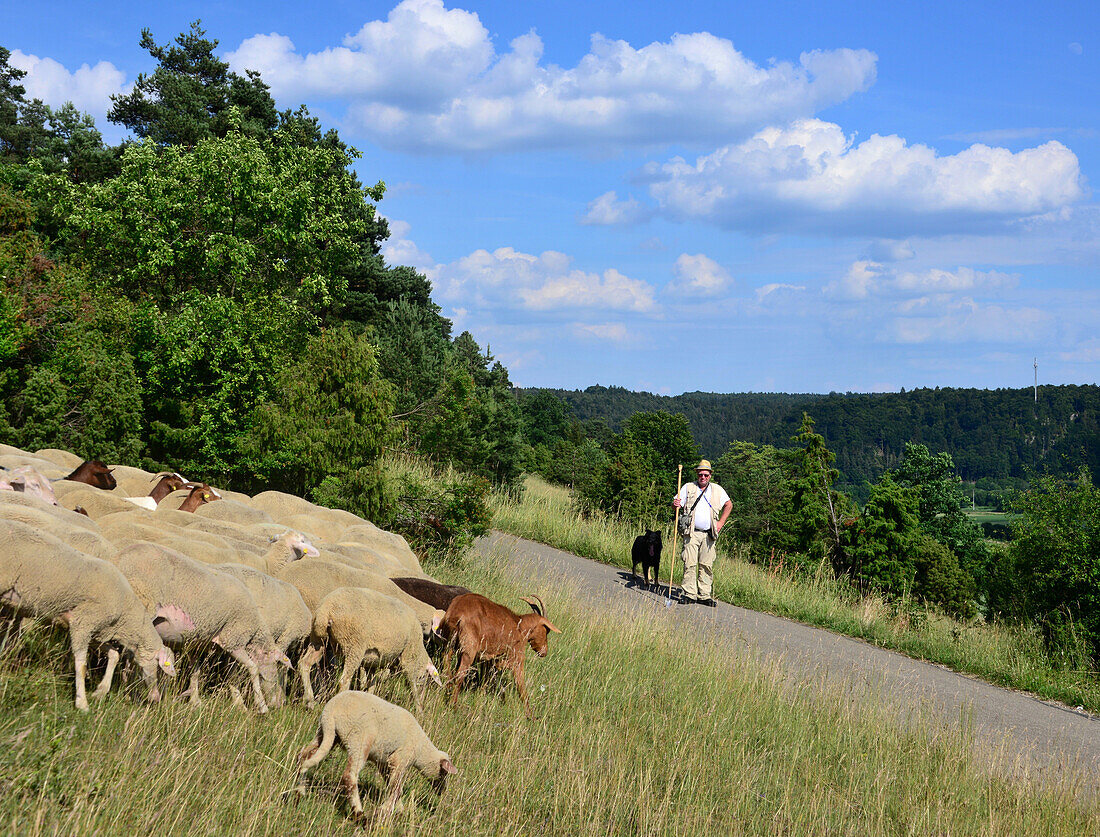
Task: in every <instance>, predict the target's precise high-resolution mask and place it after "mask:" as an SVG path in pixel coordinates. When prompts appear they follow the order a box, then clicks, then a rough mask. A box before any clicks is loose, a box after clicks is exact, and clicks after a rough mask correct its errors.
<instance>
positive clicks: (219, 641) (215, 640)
mask: <svg viewBox="0 0 1100 837" xmlns="http://www.w3.org/2000/svg"><path fill="white" fill-rule="evenodd" d="M210 641H211V642H212V643H214V645H216V646H218V647H219V648H224V647H225V646H224V645H222V635H221V634H215V635H214V638H213V639H212V640H210Z"/></svg>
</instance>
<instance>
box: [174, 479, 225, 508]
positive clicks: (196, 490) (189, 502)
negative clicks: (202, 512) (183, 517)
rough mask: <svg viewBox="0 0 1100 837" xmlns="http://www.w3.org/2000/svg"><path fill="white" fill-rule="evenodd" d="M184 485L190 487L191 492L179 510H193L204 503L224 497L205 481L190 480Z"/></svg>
mask: <svg viewBox="0 0 1100 837" xmlns="http://www.w3.org/2000/svg"><path fill="white" fill-rule="evenodd" d="M183 487H184V488H190V489H191V493H190V494H188V495H187V499H186V500H184V501H183V502H182V503H180V507H179V510H180V511H182V512H193V511H194V510H195V509H197V508H198V507H199V506H201V505H202V504H203V503H213V502H214V501H215V500H220V499H221V498H222V495H221V494H219V493H218V492H217V491H215V490H214V489H213V488H211V487H210V486H209V485H207V484H206V483H204V482H199V483H194V482H189V483H186V484H185V485H184V486H183Z"/></svg>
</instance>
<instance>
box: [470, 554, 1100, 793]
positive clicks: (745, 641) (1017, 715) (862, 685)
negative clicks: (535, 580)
mask: <svg viewBox="0 0 1100 837" xmlns="http://www.w3.org/2000/svg"><path fill="white" fill-rule="evenodd" d="M477 548H478V549H479V550H480V551H481V552H482V553H484V554H487V555H496V556H497V557H498V559H499V560H501V561H502V562H504V563H506V564H508V565H509V566H510V567H511V568H513V569H514V571H515V574H516V575H517V577H519V578H523V579H531V578H532V577H539V576H541V577H542V579H543V580H544V581H543V584H544V585H552V584H560V585H563V586H575V587H576V588H577V589H581V590H587V591H589V594H590V595H591V597H592V599H593V601H594V602H599V603H600V604H601V606H602V607H611V608H616V609H621V610H622V612H623V613H624V615H626V616H633V617H635V618H637V617H644V616H645V615H646V614H647V613H650V614H652V613H654V612H661V613H665V612H667V610H666V598H665V596H664V595H656V594H654V593H651V592H649V591H647V590H644V589H642V588H638V587H636V586H634V585H633V582H632V580H631V577H630V573H629V572H626V571H624V570H622V569H621V568H619V567H611V566H608V565H606V564H600V563H597V562H595V561H590V560H588V559H586V558H580V557H578V556H576V555H572V554H570V553H568V552H563V551H561V550H559V549H553V548H551V547H548V546H545V545H543V544H539V543H535V542H534V541H527V540H523V539H521V538H516V537H513V536H511V535H506V534H503V533H501V532H493V533H492V534H491V535H489V536H488V537H486V538H482V539H480V540H479V541H478V543H477ZM717 569H718V572H721V565H720V564H719V567H718V568H717ZM543 589H546V587H545V586H543ZM671 610H672V614H671V615H672V618H673V619H676V620H681V619H682V620H684V621H685V622H688V623H691V622H704V623H705V624H706V625H707V633H708V635H710V636H712V637H714V638H715V641H716V642H719V643H720V642H723V641H725V642H728V643H730V644H732V645H734V646H735V647H737V648H739V649H741V650H742V653H746V652H747V653H753V654H755V655H756V656H757V657H758V659H760V660H761V661H764V662H773V661H774V662H778V663H779V664H780V665H781V666H782V667H783V668H784V670H785V671H787V672H788V673H789V675H790V677H791V680H792V682H795V683H800V682H804V681H805V682H811V681H824V682H827V683H829V684H830V685H831V686H839V687H840V688H844V689H847V690H849V691H850V692H851V693H852V694H853V695H858V694H866V693H870V694H880V695H882V696H884V697H885V698H886V702H887V703H888V705H891V706H893V707H895V708H896V710H897V711H898V713H899V714H900V715H901V716H902V717H916V716H921V717H928V716H929V714H930V713H932V714H933V715H934V716H938V717H939V718H940V719H942V722H943V724H945V725H946V726H948V727H952V726H957V725H959V724H965V725H967V726H969V727H970V728H971V729H972V731H973V736H974V742H975V746H979V747H983V748H988V750H989V753H990V758H991V759H993V760H995V761H996V762H997V764H998V766H999V768H1000V770H999V771H998V772H1000V771H1006V772H1012V771H1020V772H1024V773H1027V774H1031V775H1038V776H1044V775H1045V776H1051V775H1053V774H1061V773H1063V771H1065V770H1082V771H1084V772H1085V774H1086V777H1087V779H1088V780H1089V782H1090V783H1091V784H1092V785H1093V787H1094V789H1095V788H1096V787H1100V719H1098V718H1096V717H1093V716H1090V715H1088V714H1087V713H1085V712H1083V711H1079V710H1073V709H1070V708H1067V707H1065V706H1062V705H1060V704H1054V703H1048V702H1046V701H1042V700H1039V699H1037V698H1035V697H1032V696H1030V695H1026V694H1022V693H1020V692H1014V691H1011V690H1008V689H1002V688H999V687H997V686H992V685H990V684H988V683H985V682H984V681H981V680H977V679H975V678H972V677H968V676H965V675H960V674H956V673H955V672H952V671H950V670H948V669H946V668H943V667H941V666H937V665H934V664H931V663H924V662H920V661H917V660H912V659H910V658H909V657H905V656H903V655H901V654H897V653H895V652H893V651H886V650H884V649H881V648H876V647H875V646H873V645H869V644H867V643H865V642H862V641H860V640H855V639H850V638H848V637H844V636H840V635H838V634H834V633H831V632H830V631H826V630H822V629H820V628H811V627H807V626H805V625H801V624H799V623H797V622H792V621H790V620H788V619H783V618H781V617H777V616H770V615H768V614H764V613H758V612H756V611H752V610H745V609H744V608H740V607H734V606H732V605H728V604H725V603H722V602H720V603H719V604H718V606H717V607H716V608H713V609H711V608H703V607H699V606H683V605H675V604H674V605H673V608H672V609H671Z"/></svg>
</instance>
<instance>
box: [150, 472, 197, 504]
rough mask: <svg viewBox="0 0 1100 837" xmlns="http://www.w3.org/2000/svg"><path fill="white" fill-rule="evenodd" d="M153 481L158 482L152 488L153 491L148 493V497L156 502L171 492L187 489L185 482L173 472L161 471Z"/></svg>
mask: <svg viewBox="0 0 1100 837" xmlns="http://www.w3.org/2000/svg"><path fill="white" fill-rule="evenodd" d="M153 479H155V480H159V481H158V482H157V484H156V485H154V486H153V490H152V491H150V492H149V496H150V497H152V498H153V499H154V500H155V501H156V502H158V503H159V502H160V501H161V500H163V499H164V498H165V497H167V496H168V495H169V494H171V493H172V492H173V491H178V490H179V489H181V488H186V487H187V484H188V483H187V480H185V479H184V478H183V477H181V476H180V475H179V474H177V473H176V472H175V471H161V472H160V473H159V474H157V475H156V476H155V477H153Z"/></svg>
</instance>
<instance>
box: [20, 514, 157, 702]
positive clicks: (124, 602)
mask: <svg viewBox="0 0 1100 837" xmlns="http://www.w3.org/2000/svg"><path fill="white" fill-rule="evenodd" d="M0 544H2V546H0V604H2V605H3V606H4V607H5V608H8V609H10V610H11V611H13V612H14V613H15V616H16V618H17V619H21V618H23V617H25V616H33V617H37V618H41V619H56V620H59V621H61V622H64V623H65V624H67V625H68V627H69V644H70V646H71V648H72V652H73V668H74V670H75V672H76V708H77V709H79V710H81V711H83V712H87V711H88V698H87V695H86V693H85V689H86V686H85V681H86V678H87V670H88V646H89V645H90V644H91V643H92V642H97V643H100V644H106V645H108V648H109V650H108V656H109V661H108V665H107V672H106V673H105V674H104V676H103V681H102V682H101V683H100V684H99V687H98V688H97V689H96V690H95V693H94V696H95V697H102V696H103V695H105V694H106V693H107V691H108V690H109V689H110V688H111V680H112V678H113V676H114V671H115V666H116V664H117V663H118V659H119V652H118V649H117V648H115V647H114V646H116V645H117V646H121V647H122V650H123V651H126V652H129V653H131V654H133V656H134V658H135V659H136V661H137V664H138V667H139V668H140V669H141V673H142V677H143V679H144V680H145V683H146V685H147V686H148V687H149V700H150V701H157V700H159V699H160V692H159V691H158V690H157V666H158V665H159V666H160V667H161V668H162V669H163V670H164V671H165V673H166V674H168V675H169V676H173V677H174V676H175V673H176V672H175V664H174V658H173V656H172V652H171V650H169V649H168V648H165V647H164V643H163V641H162V640H161V637H160V636H159V635H158V634H157V631H156V630H155V629H154V627H153V616H152V614H150V613H149V611H148V610H146V608H145V606H144V605H143V604H142V603H141V601H140V600H139V599H138V597H137V596H136V595H135V594H134V591H133V589H132V588H131V586H130V584H129V583H128V582H127V580H126V578H125V577H124V576H123V574H122V573H121V572H119V570H118V568H116V567H115V566H114V565H112V564H110V563H108V562H106V561H101V560H99V559H98V558H92V557H90V556H88V555H85V554H83V553H81V552H78V551H77V550H75V549H73V548H72V547H70V546H68V545H67V544H65V543H63V542H62V541H60V540H59V539H57V538H55V537H54V536H53V535H51V534H49V533H47V532H43V531H41V530H39V529H34V528H32V527H31V526H28V525H26V524H24V523H19V522H17V521H14V520H0Z"/></svg>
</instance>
